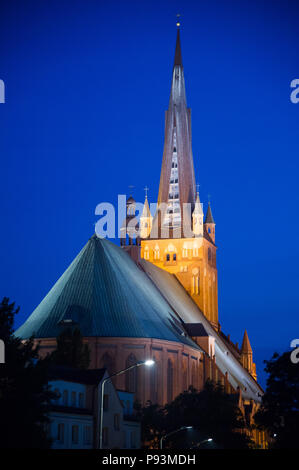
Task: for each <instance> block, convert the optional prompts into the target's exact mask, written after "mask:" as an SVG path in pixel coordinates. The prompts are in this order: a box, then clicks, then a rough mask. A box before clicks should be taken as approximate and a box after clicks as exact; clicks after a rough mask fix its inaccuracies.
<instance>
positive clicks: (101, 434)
mask: <svg viewBox="0 0 299 470" xmlns="http://www.w3.org/2000/svg"><path fill="white" fill-rule="evenodd" d="M154 364H155V361H154V360H153V359H147V360H146V361H140V362H136V364H133V365H131V366H129V367H126V368H125V369H122V370H119V371H118V372H115V374H111V375H110V376H109V377H106V378H105V379H103V380H102V383H101V415H100V449H102V448H103V414H104V388H105V383H106V382H108V380H110V379H112V377H116V376H117V375H121V374H124V373H125V372H128V371H129V370H132V369H134V368H135V367H139V366H147V367H150V366H153V365H154Z"/></svg>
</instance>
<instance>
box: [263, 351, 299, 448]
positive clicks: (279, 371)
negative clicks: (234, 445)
mask: <svg viewBox="0 0 299 470" xmlns="http://www.w3.org/2000/svg"><path fill="white" fill-rule="evenodd" d="M265 364H266V367H265V371H266V372H267V373H268V374H269V376H268V379H267V388H266V392H265V394H264V395H263V399H262V405H261V407H260V409H259V410H258V411H257V413H256V415H255V422H256V424H257V427H258V428H260V429H265V430H266V431H268V433H269V435H270V437H272V444H271V445H272V447H274V448H298V435H299V363H297V364H294V363H293V362H292V361H291V358H290V352H285V353H283V354H281V355H279V354H278V353H275V354H274V355H273V357H272V358H271V359H270V360H269V361H265ZM274 435H275V436H274Z"/></svg>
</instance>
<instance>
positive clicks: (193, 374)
mask: <svg viewBox="0 0 299 470" xmlns="http://www.w3.org/2000/svg"><path fill="white" fill-rule="evenodd" d="M196 378H197V377H196V365H195V362H194V361H193V363H192V368H191V385H192V387H193V388H196V387H197V380H196Z"/></svg>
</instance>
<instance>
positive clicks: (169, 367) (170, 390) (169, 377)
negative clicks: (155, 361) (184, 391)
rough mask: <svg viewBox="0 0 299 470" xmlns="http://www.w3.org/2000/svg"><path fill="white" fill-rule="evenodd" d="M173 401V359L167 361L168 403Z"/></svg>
mask: <svg viewBox="0 0 299 470" xmlns="http://www.w3.org/2000/svg"><path fill="white" fill-rule="evenodd" d="M172 400H173V364H172V361H171V359H168V361H167V402H168V403H170V402H172Z"/></svg>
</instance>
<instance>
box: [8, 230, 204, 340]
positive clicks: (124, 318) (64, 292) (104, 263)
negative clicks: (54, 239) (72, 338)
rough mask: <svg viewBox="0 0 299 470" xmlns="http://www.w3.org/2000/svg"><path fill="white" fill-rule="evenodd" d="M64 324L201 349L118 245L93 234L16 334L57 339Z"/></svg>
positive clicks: (85, 331) (100, 333) (98, 333)
mask: <svg viewBox="0 0 299 470" xmlns="http://www.w3.org/2000/svg"><path fill="white" fill-rule="evenodd" d="M64 325H77V326H78V327H79V328H80V330H81V333H82V335H83V336H85V337H86V336H89V337H90V336H98V337H101V336H106V337H131V338H132V337H134V338H158V339H165V340H169V341H177V342H181V343H185V344H189V345H192V346H193V347H196V345H195V343H194V342H193V341H192V340H191V339H189V338H188V337H187V336H185V335H184V333H185V331H184V328H183V327H182V325H181V323H180V321H179V319H178V317H177V315H176V314H175V312H174V310H173V309H172V308H171V307H170V305H169V304H168V302H167V301H166V300H165V298H164V297H163V296H162V294H161V293H160V292H159V290H158V289H157V288H156V287H155V285H154V284H153V282H152V281H151V280H150V279H149V278H148V277H147V275H146V274H145V273H144V272H143V271H142V270H141V269H140V268H139V267H138V266H137V265H136V264H135V263H134V261H133V260H132V259H131V258H130V257H129V255H128V254H127V253H125V252H124V251H123V250H122V249H121V248H120V247H119V246H117V245H115V244H113V243H111V242H109V241H107V240H103V239H99V238H97V237H96V236H93V237H92V238H91V239H90V240H89V241H88V242H87V244H86V245H85V246H84V248H83V249H82V250H81V251H80V253H79V254H78V256H77V257H76V258H75V259H74V261H73V262H72V264H71V265H70V266H69V267H68V269H67V270H66V271H65V272H64V274H63V275H62V276H61V277H60V279H59V280H58V281H57V282H56V284H55V285H54V286H53V288H52V289H51V290H50V292H49V293H48V294H47V296H46V297H45V298H44V299H43V300H42V302H41V303H40V304H39V305H38V307H37V308H36V309H35V310H34V312H33V313H32V314H31V315H30V317H29V318H28V319H27V320H26V322H25V323H24V324H23V325H22V326H21V327H20V328H19V329H18V330H17V331H16V333H15V334H16V336H19V337H21V338H28V337H30V336H31V335H32V334H34V336H35V337H36V338H52V337H56V336H57V335H59V334H60V332H61V331H62V328H63V327H64Z"/></svg>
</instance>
